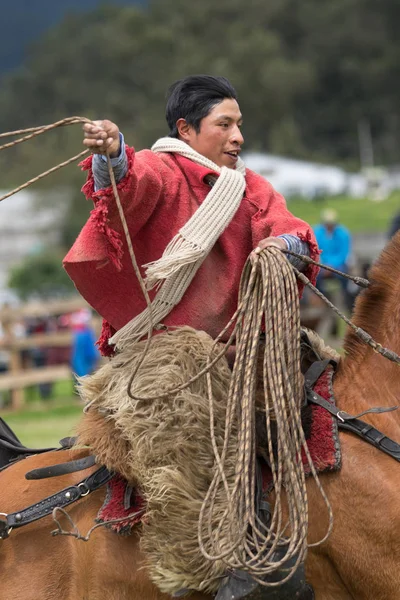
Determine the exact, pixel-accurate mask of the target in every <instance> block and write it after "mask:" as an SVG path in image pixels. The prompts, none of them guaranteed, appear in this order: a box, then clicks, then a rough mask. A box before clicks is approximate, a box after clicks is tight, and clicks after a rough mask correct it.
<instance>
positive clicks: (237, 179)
mask: <svg viewBox="0 0 400 600" xmlns="http://www.w3.org/2000/svg"><path fill="white" fill-rule="evenodd" d="M152 151H153V152H157V153H158V152H173V153H174V154H180V155H181V156H185V157H186V158H189V159H190V160H192V161H193V162H195V163H197V164H199V165H202V166H203V167H207V168H209V169H212V170H213V171H215V172H217V173H219V177H218V179H217V180H216V182H215V184H214V186H213V187H212V188H211V190H210V192H209V193H208V194H207V197H206V198H205V200H204V202H202V204H201V205H200V206H199V208H198V209H197V210H196V212H195V213H194V215H192V217H191V218H190V219H189V221H188V222H187V223H186V224H185V225H184V226H183V227H182V228H181V229H180V230H179V232H178V233H177V234H176V235H175V236H174V237H173V238H172V240H171V241H170V242H169V244H168V245H167V247H166V248H165V250H164V253H163V255H162V256H161V258H159V259H158V260H156V261H154V262H151V263H148V264H147V265H143V266H144V267H145V268H146V280H145V283H146V287H147V288H148V289H152V288H154V287H157V288H160V289H159V291H158V293H157V294H156V296H155V298H154V300H153V301H152V303H151V316H152V321H153V324H154V325H157V324H159V323H160V322H161V320H162V319H163V318H164V317H165V316H166V315H168V313H170V312H171V310H172V309H173V308H174V306H176V305H177V304H178V302H180V300H181V299H182V297H183V295H184V293H185V291H186V290H187V288H188V287H189V285H190V283H191V281H192V279H193V278H194V276H195V274H196V272H197V270H198V269H199V267H200V265H201V264H202V262H203V261H204V259H205V258H206V256H207V255H208V254H209V252H210V251H211V249H212V247H213V246H214V244H215V242H216V241H217V239H218V238H219V236H220V235H221V233H222V232H223V231H224V229H225V228H226V227H227V226H228V225H229V223H230V222H231V220H232V218H233V216H234V215H235V213H236V211H237V209H238V208H239V204H240V202H241V200H242V198H243V193H244V189H245V187H246V182H245V177H244V175H245V166H244V163H243V161H242V160H241V159H240V158H239V159H238V162H237V166H236V170H234V169H228V167H222V168H221V167H218V166H217V165H216V164H215V163H213V162H212V161H211V160H209V159H208V158H206V157H205V156H202V155H201V154H199V153H198V152H196V151H195V150H193V148H191V147H190V146H188V145H187V144H185V142H182V141H181V140H178V139H175V138H169V137H165V138H160V139H159V140H157V142H156V143H155V144H154V146H153V147H152ZM149 317H150V310H149V307H147V308H146V309H145V310H144V311H143V312H141V313H140V314H139V315H137V316H136V317H134V318H133V319H132V320H131V321H129V322H128V323H127V324H126V325H124V326H123V327H122V328H121V329H120V330H119V331H117V333H116V334H115V335H113V337H112V338H110V340H109V343H110V344H115V346H116V347H117V348H118V349H120V350H122V349H123V348H126V346H127V345H128V344H132V343H136V342H137V341H138V340H140V339H141V338H142V337H143V336H144V335H146V334H147V333H148V331H149V326H150V318H149Z"/></svg>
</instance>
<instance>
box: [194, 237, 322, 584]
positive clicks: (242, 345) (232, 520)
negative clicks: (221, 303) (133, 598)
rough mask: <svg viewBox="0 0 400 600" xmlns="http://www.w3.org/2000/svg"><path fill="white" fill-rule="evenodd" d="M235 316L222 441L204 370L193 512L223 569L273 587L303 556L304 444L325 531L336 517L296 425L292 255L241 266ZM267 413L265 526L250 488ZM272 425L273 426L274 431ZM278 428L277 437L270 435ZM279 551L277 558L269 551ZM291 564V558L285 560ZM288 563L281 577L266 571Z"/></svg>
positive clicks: (270, 255)
mask: <svg viewBox="0 0 400 600" xmlns="http://www.w3.org/2000/svg"><path fill="white" fill-rule="evenodd" d="M239 304H240V305H241V306H242V310H241V311H240V314H239V315H238V319H237V323H236V327H235V329H236V344H237V353H236V359H235V364H234V368H233V373H232V381H231V385H230V389H229V394H228V400H227V409H226V423H225V438H224V441H223V446H222V449H220V447H219V445H218V440H216V439H215V436H214V434H213V399H212V392H211V389H212V385H211V375H210V373H207V379H208V390H209V405H210V423H211V438H212V440H211V441H212V446H213V449H214V455H215V465H216V467H215V474H214V477H213V480H212V483H211V485H210V488H209V490H208V493H207V495H206V498H205V499H204V503H203V507H202V510H201V514H200V519H199V527H198V540H199V545H200V548H201V550H202V553H203V555H204V556H205V557H206V558H207V559H209V560H213V561H214V560H222V561H223V562H224V563H225V564H226V567H227V568H228V569H244V570H247V571H249V572H250V573H251V574H252V575H253V576H254V577H255V578H256V579H257V580H258V581H259V582H260V583H261V584H262V585H265V586H271V587H274V586H278V585H281V584H282V583H283V582H284V581H287V580H288V579H290V577H292V576H293V574H294V572H295V571H296V569H297V567H298V565H299V564H300V563H301V562H302V561H304V559H305V557H306V554H307V549H308V547H309V544H308V542H307V532H308V502H307V489H306V481H305V474H304V467H303V464H302V461H301V459H300V456H301V451H302V449H303V452H304V454H305V456H306V457H307V460H308V463H309V466H310V470H311V473H312V475H313V476H314V478H315V481H316V484H317V487H318V489H319V491H320V493H321V495H322V497H323V500H324V502H325V504H326V506H327V512H328V521H329V522H328V527H327V533H326V535H325V536H324V538H323V540H320V541H318V542H316V544H313V545H317V544H321V543H322V542H323V541H325V540H326V539H327V537H328V535H329V534H330V531H331V528H332V523H333V516H332V510H331V507H330V505H329V501H328V499H327V497H326V495H325V492H324V491H323V488H322V486H321V484H320V481H319V479H318V475H317V473H316V470H315V467H314V465H313V463H312V459H311V457H310V454H309V451H308V448H307V443H306V440H305V437H304V433H303V428H302V425H301V403H302V400H303V380H302V376H301V371H300V309H299V297H298V289H297V285H296V278H295V275H294V272H293V269H292V268H291V265H290V264H289V262H288V261H287V260H286V259H285V257H284V256H283V255H282V253H281V252H280V250H277V249H276V248H272V247H270V248H267V249H266V250H265V251H264V252H262V253H261V254H260V255H259V260H258V261H257V263H256V264H254V265H253V266H252V265H251V262H250V261H249V260H248V262H247V264H246V265H245V268H244V271H243V275H242V280H241V286H240V296H239ZM263 323H265V339H266V342H265V347H264V351H263V356H262V365H263V393H262V394H261V397H262V399H263V404H262V405H261V404H260V402H259V400H258V399H259V397H260V394H259V393H257V392H259V390H257V364H259V362H258V361H259V353H260V352H261V350H260V332H261V331H262V328H263ZM257 411H262V412H264V415H265V427H266V431H267V439H268V455H269V463H270V466H271V472H272V478H273V486H272V488H273V492H274V507H273V512H272V516H271V521H270V523H269V524H268V525H266V524H265V523H263V522H262V520H261V519H260V515H259V513H258V511H257V506H256V503H255V497H256V464H255V461H256V446H257V439H256V421H255V420H256V413H257ZM234 424H235V427H236V429H237V447H236V456H237V459H236V473H235V480H234V482H230V481H227V479H226V476H225V468H224V466H225V459H226V457H227V454H228V447H229V444H231V443H232V439H231V433H232V429H233V425H234ZM272 424H274V431H275V434H274V433H273V431H272ZM274 436H275V437H276V445H274V446H273V443H272V440H273V439H274ZM220 488H223V489H224V492H225V496H226V509H225V511H224V513H223V515H222V517H221V519H220V521H219V524H218V526H217V527H216V528H215V527H214V529H212V527H211V524H212V523H213V522H214V525H215V519H213V514H215V513H214V507H215V501H216V498H217V496H218V494H219V490H220ZM278 549H279V550H280V554H279V556H280V558H279V560H277V559H276V556H274V555H275V553H276V551H277V550H278ZM289 563H290V565H289ZM282 569H285V571H284V572H285V577H284V578H282V579H280V580H279V581H276V579H275V582H272V581H271V580H270V579H269V580H268V581H266V580H265V579H264V578H265V576H267V575H271V574H272V573H275V572H277V571H281V570H282Z"/></svg>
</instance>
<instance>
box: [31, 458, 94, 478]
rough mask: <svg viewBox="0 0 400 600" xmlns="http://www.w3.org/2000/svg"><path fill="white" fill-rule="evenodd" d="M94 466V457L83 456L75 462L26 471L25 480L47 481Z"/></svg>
mask: <svg viewBox="0 0 400 600" xmlns="http://www.w3.org/2000/svg"><path fill="white" fill-rule="evenodd" d="M95 464H96V457H95V456H92V455H91V456H85V458H78V459H77V460H70V461H68V462H65V463H58V464H57V465H50V466H48V467H41V468H39V469H32V471H28V472H27V473H26V475H25V479H47V478H48V477H59V476H61V475H67V474H68V473H76V472H77V471H83V470H84V469H88V468H89V467H93V465H95Z"/></svg>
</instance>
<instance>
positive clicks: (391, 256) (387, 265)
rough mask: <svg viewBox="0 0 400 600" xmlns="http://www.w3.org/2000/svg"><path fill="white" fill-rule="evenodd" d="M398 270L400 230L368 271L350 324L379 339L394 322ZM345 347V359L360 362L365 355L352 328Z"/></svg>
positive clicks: (364, 345) (363, 344)
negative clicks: (367, 283) (366, 279)
mask: <svg viewBox="0 0 400 600" xmlns="http://www.w3.org/2000/svg"><path fill="white" fill-rule="evenodd" d="M399 271H400V231H399V232H398V233H397V234H396V235H395V236H394V237H393V238H392V239H391V240H390V241H389V242H388V243H387V245H386V246H385V248H384V249H383V250H382V252H381V254H380V255H379V257H378V259H377V260H376V262H375V263H374V264H373V265H372V267H371V269H370V270H369V272H368V279H369V281H370V286H369V287H368V288H367V289H365V290H363V291H362V292H361V293H360V294H359V296H358V298H357V300H356V303H355V308H354V312H353V318H352V321H353V323H354V324H355V325H356V326H357V327H361V328H362V329H365V331H367V332H368V333H369V334H370V335H371V336H372V337H373V338H374V339H375V340H380V341H381V342H382V338H383V335H385V330H386V331H387V327H388V324H390V323H394V318H395V315H396V314H397V313H399V307H398V304H399V302H398V293H397V292H398V289H399V276H400V272H399ZM392 329H393V328H392ZM344 350H345V353H346V355H347V356H348V359H347V361H346V362H349V360H350V361H351V362H353V361H356V362H359V361H360V360H362V359H363V357H364V356H365V353H366V351H367V350H368V346H367V345H366V344H365V343H364V342H363V341H362V340H360V338H359V337H358V336H357V335H356V333H355V332H354V331H353V329H351V328H348V330H347V332H346V335H345V339H344Z"/></svg>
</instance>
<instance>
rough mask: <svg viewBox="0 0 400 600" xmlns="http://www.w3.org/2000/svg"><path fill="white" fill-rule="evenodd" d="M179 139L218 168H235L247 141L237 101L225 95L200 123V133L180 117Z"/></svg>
mask: <svg viewBox="0 0 400 600" xmlns="http://www.w3.org/2000/svg"><path fill="white" fill-rule="evenodd" d="M180 121H181V122H182V124H181V125H182V126H181V127H179V121H178V130H179V135H180V138H181V139H182V140H183V141H184V142H186V143H187V144H188V145H189V146H191V147H192V148H193V150H196V152H199V154H202V155H203V156H205V157H206V158H209V159H210V160H212V161H213V162H214V163H216V164H217V165H218V166H219V167H229V168H230V169H234V168H235V167H236V163H237V159H238V156H239V153H240V147H241V145H242V144H243V142H244V139H243V136H242V133H241V131H240V128H241V126H242V115H241V112H240V109H239V105H238V103H237V102H236V100H232V99H231V98H226V99H225V100H223V101H222V102H220V103H219V104H217V105H216V106H214V108H212V109H211V111H210V112H209V113H208V115H207V116H206V117H204V119H202V121H201V123H200V131H199V132H198V133H197V132H196V131H195V130H194V129H193V127H191V126H190V125H187V124H186V122H185V121H184V119H180Z"/></svg>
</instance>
